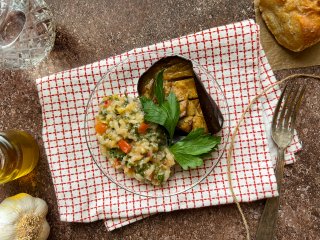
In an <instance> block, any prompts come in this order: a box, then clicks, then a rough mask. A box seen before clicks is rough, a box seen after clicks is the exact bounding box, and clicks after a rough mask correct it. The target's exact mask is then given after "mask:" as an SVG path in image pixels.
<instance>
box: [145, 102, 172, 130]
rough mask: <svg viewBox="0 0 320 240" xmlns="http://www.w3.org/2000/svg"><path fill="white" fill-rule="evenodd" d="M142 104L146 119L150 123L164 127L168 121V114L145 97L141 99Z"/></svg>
mask: <svg viewBox="0 0 320 240" xmlns="http://www.w3.org/2000/svg"><path fill="white" fill-rule="evenodd" d="M140 102H141V105H142V108H143V111H144V119H145V120H146V121H148V122H153V123H157V124H159V125H162V126H163V125H164V124H165V122H166V120H167V115H166V112H165V111H164V110H163V109H162V108H161V107H159V106H157V105H156V104H154V102H153V101H152V100H151V99H148V98H146V97H144V96H142V97H140Z"/></svg>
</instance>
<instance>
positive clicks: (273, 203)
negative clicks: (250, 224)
mask: <svg viewBox="0 0 320 240" xmlns="http://www.w3.org/2000/svg"><path fill="white" fill-rule="evenodd" d="M305 90H306V85H303V86H302V87H300V86H299V87H291V88H289V87H287V86H285V88H284V90H283V92H282V93H281V96H280V99H279V101H278V104H277V106H276V109H275V112H274V116H273V119H272V129H271V131H272V132H271V134H272V139H273V141H274V142H275V143H276V145H277V146H278V157H277V164H276V169H275V174H276V178H277V185H278V192H279V196H278V197H274V198H269V199H267V201H266V205H265V207H264V210H263V213H262V216H261V219H260V222H259V226H258V231H257V234H256V240H272V239H273V235H274V230H275V226H276V221H277V216H278V209H279V204H280V192H281V183H282V178H283V169H284V151H285V149H286V148H287V147H288V146H289V144H290V143H291V141H292V138H293V131H294V127H295V122H296V116H297V113H298V111H299V108H300V105H301V102H302V98H303V95H304V92H305ZM285 93H286V94H285ZM285 95H286V97H284V96H285ZM283 99H284V103H283V104H282V102H283ZM282 105H283V106H282ZM281 106H282V110H281V112H280V108H281Z"/></svg>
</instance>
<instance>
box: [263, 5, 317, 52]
mask: <svg viewBox="0 0 320 240" xmlns="http://www.w3.org/2000/svg"><path fill="white" fill-rule="evenodd" d="M259 8H260V11H261V15H262V18H263V19H264V21H265V22H266V25H267V26H268V28H269V30H270V31H271V32H272V34H273V35H274V36H275V38H276V40H277V41H278V42H279V44H281V45H282V46H284V47H285V48H288V49H290V50H292V51H294V52H299V51H302V50H304V49H306V48H307V47H310V46H312V45H314V44H316V43H317V42H319V41H320V0H260V4H259Z"/></svg>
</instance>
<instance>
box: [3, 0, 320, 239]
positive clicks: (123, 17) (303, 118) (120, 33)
mask: <svg viewBox="0 0 320 240" xmlns="http://www.w3.org/2000/svg"><path fill="white" fill-rule="evenodd" d="M47 2H48V4H49V5H50V6H51V7H52V9H53V10H54V13H55V16H56V22H57V40H56V45H55V48H54V51H53V52H52V53H51V54H50V56H49V59H48V60H47V61H46V62H45V63H43V64H41V66H39V67H37V68H36V69H34V70H32V71H28V72H27V71H21V72H19V71H18V72H14V73H13V72H8V71H2V72H1V71H0V76H1V80H0V113H1V115H0V129H1V130H5V129H9V128H21V129H24V130H27V131H29V132H31V133H32V134H33V135H34V136H36V138H37V140H38V141H39V143H40V146H41V149H42V150H41V160H40V163H39V165H38V167H37V168H36V170H35V171H34V172H33V173H32V174H30V175H29V176H26V177H24V178H22V179H20V180H17V181H15V182H12V183H9V184H6V185H5V186H1V187H0V200H2V199H4V198H5V197H7V196H11V195H13V194H16V193H19V192H27V193H29V194H32V195H34V196H37V197H41V198H43V199H45V200H46V201H47V202H48V204H49V208H50V212H49V214H48V220H49V223H50V225H51V228H52V232H51V235H50V238H49V239H51V240H64V239H66V240H71V239H81V240H82V239H92V240H93V239H162V240H167V239H168V240H169V239H170V240H171V239H219V240H220V239H221V240H224V239H226V240H229V239H237V240H238V239H240V240H241V239H245V237H244V236H245V231H244V228H243V226H242V223H241V219H240V216H239V214H238V212H237V209H236V208H235V206H234V205H227V206H218V207H208V208H202V209H194V210H184V211H176V212H172V213H165V214H157V215H155V216H152V217H150V218H148V219H145V220H142V221H139V222H137V223H134V224H131V225H129V226H126V227H123V228H121V229H118V230H115V231H113V232H111V233H109V232H107V231H106V229H105V227H104V225H103V222H102V221H99V222H94V223H90V224H74V223H64V222H60V221H59V217H58V212H57V205H56V199H55V195H54V190H53V186H52V181H51V178H50V172H49V169H48V163H47V160H46V156H45V153H44V149H43V145H42V140H41V127H42V123H41V108H40V105H39V100H38V96H37V92H36V86H35V81H34V79H35V78H36V77H38V76H45V75H47V74H49V73H53V72H56V71H60V70H63V69H68V68H71V67H76V66H80V65H83V64H86V63H90V62H93V61H96V60H98V59H102V58H106V57H108V56H111V55H114V54H117V53H121V52H124V51H127V50H130V49H132V48H134V47H141V46H144V45H148V44H152V43H155V42H158V41H161V40H165V39H169V38H173V37H177V36H181V35H185V34H187V33H190V32H195V31H199V30H201V29H206V28H209V27H213V26H218V25H222V24H227V23H230V22H234V21H240V20H243V19H246V18H249V17H251V18H253V17H254V11H253V6H252V3H251V1H249V0H238V1H233V0H228V1H222V0H198V1H180V0H179V1H174V0H166V1H140V0H131V1H128V0H109V1H104V0H95V1H86V0H82V1H80V0H76V1H71V0H63V1H62V0H47ZM191 2H192V3H191ZM194 2H196V3H194ZM292 72H308V73H316V74H318V75H319V74H320V69H319V67H313V68H306V69H300V70H291V71H280V72H277V73H276V74H277V77H278V78H280V77H283V76H286V75H288V74H290V73H292ZM308 84H309V87H308V96H307V98H306V101H304V103H303V106H302V113H301V114H300V116H299V119H298V121H299V122H298V132H299V134H300V137H301V139H302V141H303V143H304V150H303V151H302V152H300V153H299V154H298V156H297V160H298V161H297V163H296V164H294V165H292V166H288V167H286V170H285V179H284V187H283V189H284V192H283V197H282V201H281V203H282V206H281V210H280V218H279V226H278V229H277V232H276V235H277V239H290V240H302V239H312V240H315V239H319V236H320V205H319V199H320V187H319V186H320V176H319V172H320V160H319V159H320V153H319V152H320V143H319V137H318V136H319V134H320V130H319V129H320V94H319V93H320V82H317V81H311V80H308ZM263 204H264V202H263V201H259V202H254V203H250V204H243V205H242V206H243V208H244V212H245V215H246V216H247V218H248V221H249V225H250V230H251V233H252V235H253V236H254V233H255V230H256V227H257V224H258V220H259V217H260V215H261V212H262V209H263Z"/></svg>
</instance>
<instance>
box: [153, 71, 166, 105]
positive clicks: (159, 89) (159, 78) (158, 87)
mask: <svg viewBox="0 0 320 240" xmlns="http://www.w3.org/2000/svg"><path fill="white" fill-rule="evenodd" d="M163 72H164V70H162V71H160V72H159V73H157V75H156V80H155V82H154V85H153V87H154V89H153V91H154V93H155V96H156V99H157V102H158V104H159V105H160V106H161V105H162V104H163V102H164V88H163Z"/></svg>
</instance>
